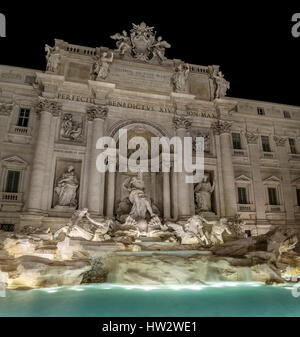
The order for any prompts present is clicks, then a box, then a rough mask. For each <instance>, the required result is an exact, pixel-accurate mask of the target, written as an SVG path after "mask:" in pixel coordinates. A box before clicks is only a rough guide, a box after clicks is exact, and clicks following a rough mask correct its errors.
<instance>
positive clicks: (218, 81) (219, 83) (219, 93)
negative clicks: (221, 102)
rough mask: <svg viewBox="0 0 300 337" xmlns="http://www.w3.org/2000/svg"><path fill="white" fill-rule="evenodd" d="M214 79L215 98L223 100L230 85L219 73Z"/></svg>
mask: <svg viewBox="0 0 300 337" xmlns="http://www.w3.org/2000/svg"><path fill="white" fill-rule="evenodd" d="M213 76H214V79H215V86H216V90H215V98H223V97H225V96H226V92H227V90H228V89H229V88H230V83H229V82H228V81H226V80H225V78H224V75H223V74H222V72H221V71H219V72H218V73H217V74H214V75H213Z"/></svg>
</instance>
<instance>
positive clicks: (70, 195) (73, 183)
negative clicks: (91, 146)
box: [54, 165, 79, 207]
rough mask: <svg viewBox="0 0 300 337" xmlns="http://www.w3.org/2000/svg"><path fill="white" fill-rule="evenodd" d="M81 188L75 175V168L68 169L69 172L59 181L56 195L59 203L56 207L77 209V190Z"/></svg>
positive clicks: (69, 167)
mask: <svg viewBox="0 0 300 337" xmlns="http://www.w3.org/2000/svg"><path fill="white" fill-rule="evenodd" d="M78 187H79V182H78V178H77V176H76V174H75V169H74V166H72V165H70V166H68V167H67V171H66V172H65V173H64V174H63V175H62V176H61V177H60V178H59V179H58V182H57V186H56V187H55V189H54V190H55V193H56V194H57V197H58V201H57V204H56V206H69V207H77V203H78V201H77V189H78Z"/></svg>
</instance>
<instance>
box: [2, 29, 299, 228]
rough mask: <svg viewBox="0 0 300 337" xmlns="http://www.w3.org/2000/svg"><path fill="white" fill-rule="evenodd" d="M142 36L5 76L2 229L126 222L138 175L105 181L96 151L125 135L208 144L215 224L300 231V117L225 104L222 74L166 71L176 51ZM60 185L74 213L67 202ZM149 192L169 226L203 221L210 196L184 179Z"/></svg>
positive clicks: (78, 50) (190, 68) (160, 180)
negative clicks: (104, 141) (123, 215)
mask: <svg viewBox="0 0 300 337" xmlns="http://www.w3.org/2000/svg"><path fill="white" fill-rule="evenodd" d="M148 28H149V27H148ZM150 28H151V27H150ZM134 29H135V30H134V33H132V34H133V35H132V36H131V44H129V43H127V44H128V45H126V44H124V43H125V42H126V39H125V37H126V36H125V35H124V36H123V37H122V36H121V35H120V34H119V36H118V35H117V34H116V35H114V37H113V38H114V39H115V40H117V41H118V42H117V49H116V50H112V49H108V48H104V47H99V48H89V47H83V46H77V45H72V44H69V43H67V42H64V41H61V40H55V46H54V47H53V48H52V47H49V46H46V52H47V60H46V61H47V66H46V71H38V70H31V69H23V68H16V67H11V66H0V188H1V190H0V224H1V225H2V226H3V225H15V227H16V228H20V227H22V226H24V225H28V224H30V225H35V226H42V225H43V226H49V225H51V226H55V225H56V224H58V223H59V224H61V223H64V222H65V223H66V222H67V219H68V218H69V217H70V215H71V214H72V212H73V211H74V209H75V208H85V207H86V208H88V209H89V212H90V213H91V214H92V215H93V216H94V217H95V218H97V217H98V218H101V217H115V216H116V215H117V210H118V209H119V205H120V202H121V201H123V200H124V199H125V198H126V197H127V196H128V195H126V193H125V192H124V190H123V189H122V184H123V182H124V180H125V179H127V178H128V177H129V176H130V175H131V173H120V172H116V173H99V172H98V171H97V169H96V165H95V163H96V158H97V155H98V154H99V151H100V150H97V149H96V142H97V140H98V138H99V137H102V136H111V137H115V138H116V137H117V133H118V130H119V129H120V128H126V129H127V130H128V135H129V136H134V135H143V136H144V137H145V138H146V139H147V138H149V137H152V136H159V137H162V136H166V137H170V138H171V137H173V136H175V135H177V136H179V137H184V136H192V137H196V136H199V135H202V136H203V137H205V172H206V173H207V177H208V180H209V181H208V182H206V184H207V188H208V190H206V191H204V193H209V194H207V195H209V196H210V197H211V203H208V205H209V206H205V207H206V208H205V211H204V213H205V214H206V216H207V217H208V218H210V219H219V218H220V217H234V216H235V215H236V214H239V215H240V218H241V219H243V220H244V223H245V225H244V226H245V230H250V231H251V233H252V235H257V234H260V233H263V232H265V231H266V230H267V229H268V228H269V227H270V225H273V224H281V225H289V226H298V225H300V143H299V142H300V141H299V136H300V108H299V107H296V106H288V105H281V104H276V103H269V102H261V101H253V100H246V99H239V98H232V97H224V95H225V93H226V90H227V89H228V88H229V83H228V82H227V81H226V80H225V79H224V77H223V74H222V73H221V72H220V71H219V67H218V66H208V67H206V66H199V65H193V64H187V63H183V62H182V61H181V60H176V59H175V60H170V59H167V58H166V57H165V56H164V53H165V50H164V48H169V47H170V45H169V44H168V43H167V42H165V41H163V40H161V39H158V40H157V41H152V40H151V36H152V35H151V30H150V31H149V30H148V31H147V30H146V33H141V29H144V28H143V26H135V27H134ZM139 34H140V35H139ZM122 39H123V40H124V41H125V42H124V41H123V40H122ZM143 39H144V40H143ZM141 40H143V41H141ZM122 41H123V42H122ZM149 41H151V44H149V43H150V42H149ZM127 42H128V41H127ZM142 42H143V43H145V45H146V47H147V48H148V49H143V48H146V47H145V46H144V45H143V43H142ZM154 42H155V43H154ZM118 43H119V44H118ZM121 43H123V45H121ZM133 43H134V44H133ZM139 43H140V44H139ZM147 43H148V44H147ZM133 45H134V46H135V47H133ZM143 46H144V47H143ZM133 48H135V49H133ZM159 48H160V49H159ZM143 50H147V53H144V52H143ZM166 52H167V51H166ZM181 71H182V77H181V74H180V72H181ZM99 72H100V74H104V75H105V76H104V75H103V76H102V75H101V76H100V75H99ZM174 74H176V76H175V75H174ZM174 79H175V80H174ZM174 81H175V82H174ZM176 81H178V82H176ZM70 167H72V169H69V168H70ZM68 172H72V173H71V174H70V175H68ZM74 177H75V178H74ZM61 179H69V185H68V188H69V189H68V195H69V196H70V197H69V199H70V200H72V201H70V202H68V198H67V199H64V201H62V202H58V201H57V200H60V199H59V195H58V194H59V191H61V188H60V186H59V184H60V181H61ZM144 182H145V185H146V191H145V193H146V195H147V196H148V197H149V198H150V199H151V201H152V202H153V204H155V205H156V207H157V209H158V212H159V213H160V215H161V216H162V218H164V219H171V220H174V221H177V220H179V221H180V220H181V219H186V218H187V217H189V216H191V215H194V214H195V213H199V212H201V200H200V199H201V198H200V199H199V196H200V197H201V193H202V192H203V189H201V187H197V191H196V192H195V189H194V188H195V187H194V186H193V185H192V184H186V183H185V181H184V173H177V172H174V170H173V169H171V172H170V173H163V172H158V173H150V172H149V173H147V174H145V175H144ZM204 189H205V188H204ZM197 193H198V194H197ZM199 193H200V194H199ZM199 200H200V201H199ZM199 205H200V206H199Z"/></svg>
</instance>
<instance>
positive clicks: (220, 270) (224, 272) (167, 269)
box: [107, 253, 284, 285]
mask: <svg viewBox="0 0 300 337" xmlns="http://www.w3.org/2000/svg"><path fill="white" fill-rule="evenodd" d="M107 280H108V282H117V283H124V284H139V285H161V284H164V285H174V284H182V285H193V284H203V283H209V282H218V281H259V282H267V283H273V282H277V283H282V282H283V281H284V280H283V279H282V278H281V277H280V276H279V275H278V274H277V272H276V270H274V269H272V268H271V267H270V266H269V265H268V264H266V263H259V262H258V263H255V261H253V259H250V258H249V259H247V258H241V259H238V258H230V257H222V258H220V257H216V256H213V255H202V254H193V255H191V256H188V255H187V256H184V255H182V254H180V255H177V254H176V253H174V254H173V255H171V254H161V255H160V254H159V253H157V254H149V255H148V256H147V255H140V254H139V253H137V254H133V253H132V254H131V255H117V256H114V257H113V258H111V259H110V271H109V273H108V276H107Z"/></svg>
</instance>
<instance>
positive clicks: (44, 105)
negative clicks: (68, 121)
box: [36, 96, 61, 116]
mask: <svg viewBox="0 0 300 337" xmlns="http://www.w3.org/2000/svg"><path fill="white" fill-rule="evenodd" d="M60 109H61V104H60V103H58V102H56V101H53V100H49V99H48V98H45V97H42V96H39V101H38V103H37V105H36V112H37V113H41V112H42V111H47V112H49V113H51V114H52V115H53V116H58V115H59V112H60Z"/></svg>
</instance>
